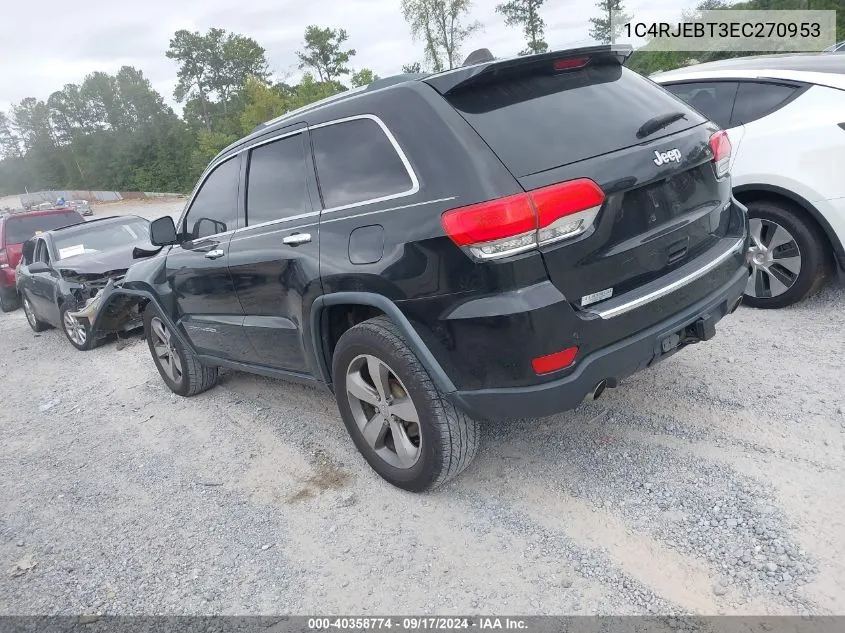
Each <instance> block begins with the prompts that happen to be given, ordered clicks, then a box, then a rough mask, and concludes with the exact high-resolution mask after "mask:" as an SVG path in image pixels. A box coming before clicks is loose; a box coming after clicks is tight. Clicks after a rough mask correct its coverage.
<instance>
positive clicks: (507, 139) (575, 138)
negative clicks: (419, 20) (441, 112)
mask: <svg viewBox="0 0 845 633" xmlns="http://www.w3.org/2000/svg"><path fill="white" fill-rule="evenodd" d="M446 98H447V99H448V101H449V102H450V103H451V104H452V106H453V107H455V108H456V109H457V110H458V111H459V112H460V113H461V114H462V115H463V116H464V118H465V119H466V120H467V121H468V122H469V124H470V125H472V127H473V128H475V130H476V131H477V132H478V133H479V134H480V135H481V137H482V138H483V139H484V140H485V141H486V142H487V144H488V145H489V146H490V147H491V148H492V149H493V151H494V152H496V154H497V155H498V156H499V158H500V159H501V160H502V162H503V163H504V164H505V166H506V167H507V168H508V169H509V170H510V171H511V173H513V174H514V175H515V176H528V175H530V174H536V173H538V172H541V171H545V170H547V169H552V168H554V167H559V166H561V165H566V164H568V163H574V162H577V161H579V160H584V159H585V158H591V157H593V156H598V155H601V154H606V153H608V152H613V151H616V150H620V149H623V148H625V147H630V146H632V145H637V144H639V143H642V142H643V141H644V140H652V139H655V138H660V137H661V136H665V135H667V134H673V133H675V132H679V131H681V130H684V129H687V128H690V127H693V126H695V125H698V124H700V123H703V122H704V119H703V118H701V116H700V115H698V113H696V112H694V111H692V110H690V109H689V108H688V107H686V106H685V105H684V104H683V103H682V102H680V101H679V100H677V99H675V98H674V97H672V96H671V95H670V94H668V93H667V92H665V91H664V90H663V89H662V88H660V87H658V86H656V85H655V84H654V83H652V82H651V81H649V80H648V79H645V78H643V77H641V76H640V75H638V74H636V73H634V72H632V71H630V70H628V69H626V68H623V67H621V66H619V65H616V64H601V65H596V66H588V67H587V68H585V69H583V70H578V71H574V72H564V73H559V74H556V75H547V74H534V75H528V76H525V77H523V76H520V77H514V78H508V79H505V80H502V81H498V82H495V83H487V84H482V85H475V86H468V87H467V88H465V89H463V90H461V89H460V88H458V89H457V90H456V91H453V92H450V93H449V94H447V96H446ZM678 111H681V112H685V113H686V117H685V118H683V119H680V120H679V121H677V122H675V123H672V124H671V125H668V126H666V127H665V128H662V129H660V130H659V131H657V132H655V133H654V134H652V135H650V136H648V137H647V139H638V138H637V131H638V130H639V129H640V127H641V126H642V125H643V123H645V122H646V121H648V120H649V119H652V118H654V117H655V116H659V115H662V114H668V113H672V112H678Z"/></svg>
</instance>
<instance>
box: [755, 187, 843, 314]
mask: <svg viewBox="0 0 845 633" xmlns="http://www.w3.org/2000/svg"><path fill="white" fill-rule="evenodd" d="M747 206H748V218H749V220H755V219H756V220H761V221H763V222H765V223H767V224H768V223H774V224H777V225H780V226H781V227H783V228H784V229H786V230H787V231H788V232H789V233H790V235H791V236H792V237H793V238H794V241H795V244H796V245H797V247H798V250H799V251H800V258H801V268H800V271H799V272H798V275H797V277H795V279H794V280H793V281H792V284H791V285H790V286H789V287H788V289H787V290H786V291H785V292H783V293H782V294H777V295H776V296H754V295H753V294H750V293H748V292H747V291H746V294H745V295H744V296H743V300H742V302H743V304H745V305H748V306H751V307H752V308H761V309H777V308H783V307H785V306H788V305H792V304H793V303H797V302H798V301H801V300H803V299H805V298H806V297H808V296H810V295H812V294H813V293H815V292H816V291H817V290H818V289H819V288H820V287H821V285H822V283H823V282H824V280H825V277H827V274H828V262H829V259H830V258H829V255H828V248H827V247H828V244H827V241H826V240H825V238H824V236H823V235H822V233H821V231H820V230H819V229H818V227H817V226H816V225H815V224H814V223H813V221H812V220H811V219H810V218H809V217H808V216H807V214H806V213H805V212H804V211H802V210H801V209H798V208H797V207H794V206H792V205H790V204H788V203H782V202H779V201H778V202H773V201H769V200H755V201H752V202H750V203H748V205H747ZM752 245H753V242H752ZM756 275H757V273H756V272H753V273H752V281H751V283H755V282H756V279H757V277H756ZM760 294H761V295H762V294H764V293H760Z"/></svg>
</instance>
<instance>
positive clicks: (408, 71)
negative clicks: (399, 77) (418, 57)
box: [402, 62, 423, 75]
mask: <svg viewBox="0 0 845 633" xmlns="http://www.w3.org/2000/svg"><path fill="white" fill-rule="evenodd" d="M422 71H423V69H422V64H420V63H419V62H411V63H410V64H404V65H403V66H402V73H403V74H405V75H419V74H420V73H421V72H422Z"/></svg>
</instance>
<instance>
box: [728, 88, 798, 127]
mask: <svg viewBox="0 0 845 633" xmlns="http://www.w3.org/2000/svg"><path fill="white" fill-rule="evenodd" d="M796 90H798V88H796V87H795V86H785V85H783V84H770V83H763V82H759V81H744V82H741V83H740V84H739V90H738V91H737V93H736V103H735V104H734V111H733V115H732V116H731V125H741V124H743V123H751V122H752V121H756V120H757V119H760V118H762V117H764V116H766V115H767V114H771V113H772V112H774V111H775V110H777V109H778V107H780V106H781V105H782V104H783V103H784V102H785V101H786V100H787V99H789V98H790V97H791V96H792V95H793V94H795V91H796Z"/></svg>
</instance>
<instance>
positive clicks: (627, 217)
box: [444, 49, 736, 316]
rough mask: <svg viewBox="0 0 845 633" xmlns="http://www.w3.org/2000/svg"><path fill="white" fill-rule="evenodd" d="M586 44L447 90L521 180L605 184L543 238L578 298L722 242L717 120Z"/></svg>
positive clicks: (612, 291) (617, 287)
mask: <svg viewBox="0 0 845 633" xmlns="http://www.w3.org/2000/svg"><path fill="white" fill-rule="evenodd" d="M592 50H595V49H589V51H592ZM605 50H606V49H605ZM589 51H587V52H586V53H585V52H584V51H567V52H565V53H552V54H548V55H544V56H537V57H534V58H531V59H532V60H533V61H531V62H528V61H525V62H515V63H514V62H507V63H504V64H500V65H499V66H498V67H497V66H496V65H493V68H492V70H490V68H488V70H487V71H486V73H485V72H482V73H477V74H476V75H474V76H473V77H471V78H469V79H468V80H466V81H464V82H463V83H460V84H457V85H454V86H452V87H451V88H450V89H449V90H448V91H447V92H446V93H445V94H444V97H445V98H446V99H447V100H448V101H449V102H450V103H451V104H452V106H453V107H455V108H456V109H457V110H458V111H459V112H460V113H461V114H462V116H463V117H464V118H465V119H466V120H467V122H468V123H469V124H470V125H471V126H472V127H473V128H474V129H475V130H476V131H477V132H478V134H479V135H480V136H481V137H482V138H483V139H484V140H485V141H486V142H487V144H488V145H489V146H490V147H491V149H492V150H493V151H494V152H495V153H496V154H497V155H498V156H499V158H500V159H501V160H502V162H503V163H504V164H505V166H506V167H507V168H508V169H509V170H510V171H511V173H512V174H513V175H514V176H515V177H516V178H517V180H518V181H519V183H520V184H521V185H522V187H523V188H524V189H525V190H526V191H531V190H535V189H539V188H541V187H546V186H548V185H552V184H555V183H560V182H564V181H568V180H574V179H578V178H589V179H591V180H593V181H594V182H595V183H597V184H598V185H599V187H600V188H601V189H602V190H603V192H604V194H605V196H606V198H605V200H604V203H603V205H602V207H601V209H600V211H599V213H598V216H597V217H596V219H595V221H594V223H593V226H592V228H590V229H589V230H587V231H586V232H584V233H582V234H581V235H578V236H577V237H574V238H571V239H569V240H564V241H558V242H554V243H551V244H546V245H541V246H540V249H541V251H542V253H543V257H544V259H545V262H546V266H547V269H548V272H549V276H550V278H551V280H552V282H553V283H554V284H555V285H556V286H557V287H558V288H559V289H560V290H561V292H563V294H564V296H566V297H567V298H568V299H569V301H570V302H571V303H572V304H573V306H575V307H576V308H581V307H586V306H587V305H592V304H595V303H597V302H599V301H602V300H604V299H609V298H610V297H618V296H619V295H621V294H625V293H629V292H632V293H635V292H636V291H637V289H639V288H643V289H645V288H651V287H653V285H654V282H655V280H658V279H659V278H661V277H663V276H665V275H669V274H670V273H672V272H673V271H675V270H676V269H678V268H680V267H682V266H684V265H685V264H688V263H689V262H690V261H691V260H693V259H694V258H695V257H696V256H699V255H702V254H703V253H705V252H707V251H709V249H711V248H713V249H715V248H722V247H723V246H724V244H723V242H724V243H727V242H728V241H729V238H727V237H726V236H727V235H728V233H729V226H728V225H729V217H730V211H729V209H728V208H727V207H728V203H729V200H730V179H729V178H724V177H723V178H717V177H716V172H715V171H714V166H713V162H712V158H713V153H712V150H711V148H710V145H709V139H710V136H711V135H712V134H713V132H714V131H715V130H716V128H715V127H713V126H712V124H709V123H707V122H706V120H705V119H704V118H703V117H701V116H700V115H699V114H698V113H697V112H695V111H694V110H692V109H690V108H689V107H687V106H686V105H685V104H684V103H682V102H681V101H680V100H679V99H676V98H675V97H673V96H672V95H670V94H669V93H667V92H666V91H664V90H662V89H660V88H659V87H657V86H656V85H655V84H653V83H652V82H650V81H649V80H647V79H644V78H643V77H641V76H639V75H637V74H636V73H633V72H632V71H630V70H628V69H626V68H623V67H622V66H621V64H620V60H619V58H618V57H614V56H612V55H608V54H605V53H599V54H593V53H591V52H589ZM573 59H574V60H576V61H575V62H574V63H571V62H569V61H567V60H573ZM579 64H580V65H579ZM561 69H563V70H561ZM735 240H736V238H733V241H735ZM591 295H592V296H591ZM695 299H697V297H693V296H690V297H689V301H694V300H695ZM678 307H679V308H680V307H681V306H678ZM585 316H586V315H585Z"/></svg>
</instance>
